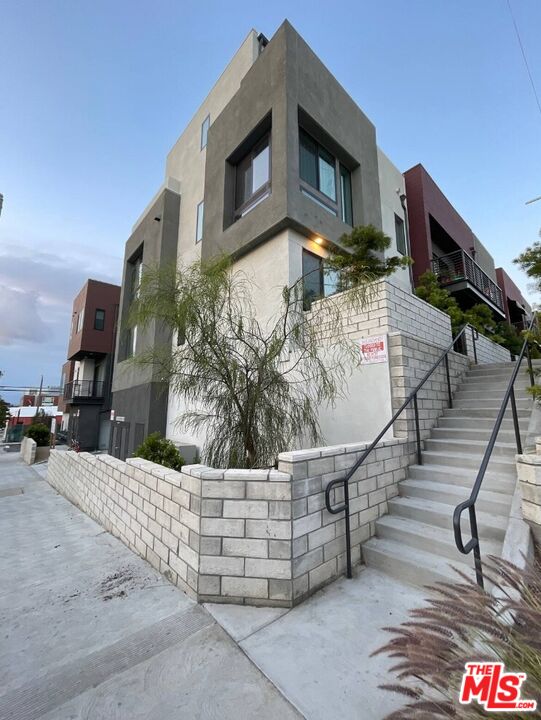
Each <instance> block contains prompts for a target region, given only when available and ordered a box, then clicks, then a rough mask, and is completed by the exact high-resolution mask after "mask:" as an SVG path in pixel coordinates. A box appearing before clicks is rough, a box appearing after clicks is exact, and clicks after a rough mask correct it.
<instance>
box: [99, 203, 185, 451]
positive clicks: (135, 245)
mask: <svg viewBox="0 0 541 720" xmlns="http://www.w3.org/2000/svg"><path fill="white" fill-rule="evenodd" d="M179 210H180V195H178V194H177V193H175V192H173V191H171V190H168V189H164V191H163V192H162V193H161V194H160V196H159V197H158V198H157V200H156V202H155V203H154V204H153V205H152V206H151V207H150V208H149V210H148V212H147V214H146V215H145V217H144V218H143V219H142V220H141V221H140V223H139V224H138V225H137V227H136V228H135V230H134V232H133V233H132V235H131V236H130V238H129V239H128V241H127V243H126V248H125V253H124V269H123V277H122V293H121V296H120V328H119V332H118V333H117V347H116V354H115V358H116V361H115V368H114V374H113V385H112V389H113V402H112V407H113V409H114V410H115V412H116V414H117V416H119V415H120V416H124V417H125V418H126V421H127V422H129V423H131V424H132V427H131V430H130V435H131V437H133V431H134V428H133V426H134V424H135V423H142V424H144V425H145V434H148V433H149V432H154V431H155V430H159V431H160V432H161V433H162V434H165V425H166V415H167V392H160V390H161V389H163V383H160V382H158V381H157V378H156V371H155V369H154V368H153V367H152V366H150V365H149V366H140V365H137V364H136V363H134V362H133V361H132V360H131V359H126V347H125V344H126V322H127V317H128V312H129V304H130V297H129V292H130V289H129V282H128V281H127V278H128V277H129V262H130V259H131V258H133V257H134V255H137V253H138V252H139V251H140V248H141V247H142V259H143V270H144V267H145V266H150V265H156V264H157V265H161V266H164V265H167V264H168V263H172V262H175V261H176V257H177V240H178V219H179ZM156 218H159V220H156ZM170 344H171V335H170V333H169V332H168V331H167V330H166V329H165V328H163V327H161V326H159V325H157V324H155V323H151V324H150V325H149V326H148V327H147V328H145V329H142V328H138V333H137V343H136V353H138V352H141V351H142V350H144V349H146V348H149V347H156V346H170ZM130 443H131V440H130ZM130 447H131V449H133V447H132V446H130Z"/></svg>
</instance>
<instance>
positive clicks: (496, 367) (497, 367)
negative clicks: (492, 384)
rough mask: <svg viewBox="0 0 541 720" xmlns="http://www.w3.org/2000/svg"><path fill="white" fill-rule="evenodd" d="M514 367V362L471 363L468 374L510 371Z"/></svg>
mask: <svg viewBox="0 0 541 720" xmlns="http://www.w3.org/2000/svg"><path fill="white" fill-rule="evenodd" d="M514 369H515V363H514V362H511V361H509V362H504V363H482V364H481V365H472V366H471V368H470V369H469V370H468V375H475V374H478V373H479V374H484V373H500V372H506V371H507V372H508V373H511V372H513V370H514Z"/></svg>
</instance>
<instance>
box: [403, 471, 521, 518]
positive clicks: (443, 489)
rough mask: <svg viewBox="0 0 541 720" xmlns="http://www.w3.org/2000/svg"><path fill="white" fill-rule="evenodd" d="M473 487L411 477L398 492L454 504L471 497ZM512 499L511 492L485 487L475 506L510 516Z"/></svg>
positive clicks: (407, 495) (482, 509) (481, 509)
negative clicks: (499, 491)
mask: <svg viewBox="0 0 541 720" xmlns="http://www.w3.org/2000/svg"><path fill="white" fill-rule="evenodd" d="M471 488H472V486H469V487H468V486H466V485H465V486H460V485H454V484H446V483H442V482H434V481H431V480H414V479H409V480H403V481H402V482H400V483H398V492H399V493H400V496H401V497H416V498H425V499H426V500H433V501H434V502H443V503H448V504H450V505H454V506H456V505H458V504H459V503H461V502H462V501H463V500H466V499H467V498H468V497H469V495H470V492H471ZM511 500H512V495H511V494H509V495H504V494H503V493H496V492H492V491H490V490H486V489H484V488H483V489H482V490H481V491H480V492H479V496H478V498H477V503H476V505H475V507H476V510H479V511H481V512H487V513H495V514H496V515H502V516H503V517H508V516H509V510H510V508H511Z"/></svg>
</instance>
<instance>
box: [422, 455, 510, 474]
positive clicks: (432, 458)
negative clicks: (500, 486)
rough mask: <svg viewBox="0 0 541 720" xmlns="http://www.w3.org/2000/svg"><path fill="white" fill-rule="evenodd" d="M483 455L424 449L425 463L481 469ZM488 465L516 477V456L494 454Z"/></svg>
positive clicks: (493, 469) (494, 469)
mask: <svg viewBox="0 0 541 720" xmlns="http://www.w3.org/2000/svg"><path fill="white" fill-rule="evenodd" d="M481 457H482V456H481V455H470V454H468V453H462V452H455V453H450V452H440V451H437V450H424V451H423V463H424V464H426V465H429V464H432V463H433V464H434V465H451V466H453V467H459V468H474V469H475V470H478V469H479V465H480V464H481ZM488 467H489V469H490V470H492V471H493V472H497V473H502V474H505V475H509V476H511V477H515V475H516V466H515V458H514V457H512V458H509V459H508V458H506V457H501V456H496V457H494V455H493V456H492V457H491V458H490V462H489V464H488Z"/></svg>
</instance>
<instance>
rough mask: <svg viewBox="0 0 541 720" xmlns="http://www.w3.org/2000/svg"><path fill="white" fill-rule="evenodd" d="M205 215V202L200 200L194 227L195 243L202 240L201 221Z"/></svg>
mask: <svg viewBox="0 0 541 720" xmlns="http://www.w3.org/2000/svg"><path fill="white" fill-rule="evenodd" d="M204 215H205V202H204V201H203V200H202V201H201V202H200V203H199V205H198V206H197V221H196V226H195V242H196V243H198V242H201V240H202V239H203V220H204Z"/></svg>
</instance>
